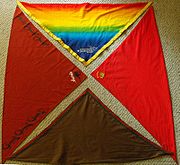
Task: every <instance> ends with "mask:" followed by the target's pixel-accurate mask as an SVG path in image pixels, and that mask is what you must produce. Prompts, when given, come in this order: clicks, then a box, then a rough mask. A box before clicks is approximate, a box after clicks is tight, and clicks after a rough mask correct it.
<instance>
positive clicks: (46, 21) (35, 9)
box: [18, 1, 151, 65]
mask: <svg viewBox="0 0 180 165" xmlns="http://www.w3.org/2000/svg"><path fill="white" fill-rule="evenodd" d="M18 5H19V7H20V8H21V9H22V10H23V11H24V12H25V13H26V14H28V15H29V16H30V17H31V18H32V19H33V20H34V21H35V22H37V23H38V24H39V25H40V26H41V27H42V28H43V29H44V30H45V31H46V32H47V33H48V34H49V35H50V36H51V37H53V38H54V39H55V40H57V41H58V42H59V43H60V44H61V45H62V46H63V47H64V48H65V49H67V50H68V51H69V52H70V53H71V54H72V55H73V56H74V57H76V58H77V59H78V60H79V61H81V62H83V64H84V65H88V64H90V63H91V62H92V61H93V60H95V59H96V58H97V57H98V56H99V55H100V54H101V53H102V52H103V51H104V50H105V49H106V48H107V47H109V46H110V45H111V44H112V43H113V42H114V41H115V40H116V39H117V38H118V37H119V36H120V35H121V34H122V33H123V32H124V31H125V30H126V29H127V28H128V27H129V26H130V25H131V24H132V23H134V22H135V21H136V20H137V19H138V18H139V17H140V15H142V14H143V13H144V12H145V11H146V10H147V8H148V7H149V6H150V5H151V2H149V3H136V4H89V3H84V4H28V3H24V2H19V1H18Z"/></svg>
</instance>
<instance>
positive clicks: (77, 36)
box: [54, 31, 117, 61]
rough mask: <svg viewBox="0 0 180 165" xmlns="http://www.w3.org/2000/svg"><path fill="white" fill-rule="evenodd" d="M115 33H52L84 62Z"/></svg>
mask: <svg viewBox="0 0 180 165" xmlns="http://www.w3.org/2000/svg"><path fill="white" fill-rule="evenodd" d="M116 34H117V31H116V32H54V35H56V36H57V37H59V38H61V39H62V40H63V42H64V43H65V44H66V45H68V46H70V47H71V49H72V50H73V51H74V52H76V53H77V54H78V55H79V56H80V57H81V58H83V59H84V60H85V61H88V60H89V59H90V58H91V57H92V56H93V55H94V54H95V53H96V52H97V51H98V50H99V49H101V47H102V46H104V45H105V44H106V43H107V42H109V40H111V39H112V38H113V37H114V36H115V35H116Z"/></svg>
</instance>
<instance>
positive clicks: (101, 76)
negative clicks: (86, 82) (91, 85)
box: [96, 72, 105, 78]
mask: <svg viewBox="0 0 180 165" xmlns="http://www.w3.org/2000/svg"><path fill="white" fill-rule="evenodd" d="M96 76H97V78H104V76H105V73H103V72H97V74H96Z"/></svg>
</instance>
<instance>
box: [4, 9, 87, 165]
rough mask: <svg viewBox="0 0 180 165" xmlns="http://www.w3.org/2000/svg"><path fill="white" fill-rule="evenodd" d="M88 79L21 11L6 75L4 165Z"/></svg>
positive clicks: (10, 45) (15, 24) (11, 38)
mask: <svg viewBox="0 0 180 165" xmlns="http://www.w3.org/2000/svg"><path fill="white" fill-rule="evenodd" d="M85 78H86V76H85V75H84V74H83V73H82V71H80V70H79V69H78V68H77V67H76V66H75V65H74V64H73V63H72V62H70V61H69V60H68V59H67V58H66V57H65V56H64V55H63V54H62V53H61V52H60V51H59V50H58V49H57V48H56V47H55V46H54V45H53V44H52V43H50V42H49V41H48V40H47V38H45V37H44V36H43V35H42V33H41V32H39V31H38V30H37V29H36V28H35V27H34V26H33V24H32V23H31V22H30V21H29V20H28V19H27V18H26V16H25V15H24V14H23V13H22V11H21V10H20V9H19V8H17V9H16V12H15V15H14V19H13V25H12V30H11V36H10V42H9V49H8V57H7V65H6V75H5V91H4V109H3V122H2V124H3V133H2V141H3V152H2V153H3V162H4V161H5V160H6V159H7V158H8V157H9V156H11V154H12V153H13V151H14V150H15V148H16V147H17V146H18V145H19V144H20V143H21V142H22V141H23V140H24V139H25V138H26V137H27V136H28V135H29V134H30V133H31V132H32V131H33V129H34V128H35V127H36V126H37V125H38V124H39V123H40V121H41V120H42V119H44V118H45V117H46V116H47V114H48V113H49V112H50V111H52V110H53V109H54V108H55V107H56V106H57V105H58V104H59V103H60V102H61V101H62V100H63V99H64V98H65V97H66V96H67V95H69V94H70V93H71V92H72V91H73V90H74V89H76V88H77V87H78V86H79V85H80V84H81V83H82V81H83V80H84V79H85Z"/></svg>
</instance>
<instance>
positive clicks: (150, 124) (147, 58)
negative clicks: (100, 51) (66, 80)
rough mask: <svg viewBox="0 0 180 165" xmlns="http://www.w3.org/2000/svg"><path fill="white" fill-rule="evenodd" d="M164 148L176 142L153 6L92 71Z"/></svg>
mask: <svg viewBox="0 0 180 165" xmlns="http://www.w3.org/2000/svg"><path fill="white" fill-rule="evenodd" d="M92 76H93V77H94V78H95V79H96V80H97V81H99V82H100V84H101V85H103V86H104V87H105V88H106V89H108V90H109V91H110V92H111V93H112V94H113V95H114V96H115V97H116V98H117V99H118V100H119V101H120V102H121V103H122V104H123V105H124V106H125V107H126V108H127V109H128V110H129V112H131V114H132V115H134V117H135V118H136V119H137V120H138V121H139V122H140V123H141V124H142V125H143V126H144V127H145V129H146V130H147V131H148V132H149V133H151V135H152V136H153V137H154V138H155V139H156V140H157V141H158V142H159V143H160V145H161V146H162V147H163V149H164V150H166V151H169V152H173V153H174V154H173V158H174V160H176V145H175V135H174V125H173V115H172V105H171V98H170V91H169V86H168V79H167V73H166V68H165V63H164V57H163V52H162V47H161V42H160V38H159V34H158V30H157V26H156V21H155V17H154V11H153V8H152V7H151V8H150V9H149V10H148V12H147V13H146V14H145V16H144V17H143V18H142V20H141V21H140V22H139V24H138V25H137V26H136V27H135V28H134V30H133V31H132V32H131V33H130V35H129V36H128V37H127V38H126V39H125V41H124V42H123V43H122V44H121V45H120V46H119V47H118V48H117V50H115V51H114V52H113V53H112V54H111V55H110V56H109V57H108V58H107V59H106V60H105V61H104V62H103V63H102V64H101V65H100V66H99V67H98V68H97V69H96V70H95V71H94V72H93V73H92Z"/></svg>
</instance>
